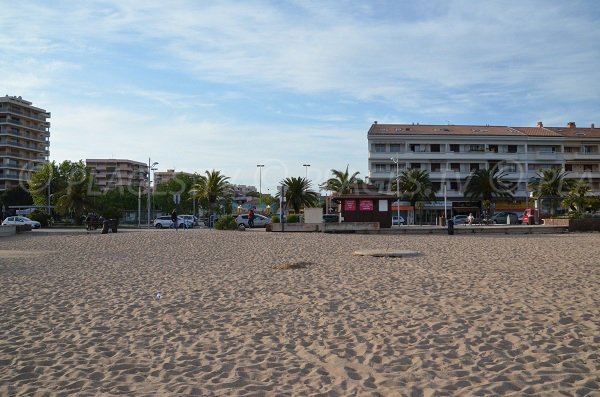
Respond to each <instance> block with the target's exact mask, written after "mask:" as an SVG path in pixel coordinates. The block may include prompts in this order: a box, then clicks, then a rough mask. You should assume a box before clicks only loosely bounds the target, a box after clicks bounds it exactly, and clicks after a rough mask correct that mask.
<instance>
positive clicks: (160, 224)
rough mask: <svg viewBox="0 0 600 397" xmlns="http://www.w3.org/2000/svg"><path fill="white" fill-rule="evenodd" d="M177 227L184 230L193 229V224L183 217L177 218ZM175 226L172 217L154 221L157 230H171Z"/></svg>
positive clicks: (166, 216)
mask: <svg viewBox="0 0 600 397" xmlns="http://www.w3.org/2000/svg"><path fill="white" fill-rule="evenodd" d="M177 225H178V226H179V227H183V228H184V229H187V228H192V227H193V224H192V222H191V221H190V220H186V219H185V218H183V217H182V216H181V215H179V216H177ZM172 226H173V221H172V220H171V215H165V216H159V217H158V218H156V219H155V220H154V227H155V228H157V229H164V228H167V229H168V228H171V227H172Z"/></svg>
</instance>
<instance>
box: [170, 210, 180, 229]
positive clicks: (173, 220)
mask: <svg viewBox="0 0 600 397" xmlns="http://www.w3.org/2000/svg"><path fill="white" fill-rule="evenodd" d="M171 222H173V227H174V228H175V230H179V229H178V228H177V210H176V209H175V208H173V211H171Z"/></svg>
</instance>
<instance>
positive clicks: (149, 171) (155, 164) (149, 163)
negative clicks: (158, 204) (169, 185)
mask: <svg viewBox="0 0 600 397" xmlns="http://www.w3.org/2000/svg"><path fill="white" fill-rule="evenodd" d="M157 165H158V163H157V162H154V163H151V162H150V157H148V228H150V174H151V172H152V171H156V170H157V168H154V167H156V166H157Z"/></svg>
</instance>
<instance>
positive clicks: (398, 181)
mask: <svg viewBox="0 0 600 397" xmlns="http://www.w3.org/2000/svg"><path fill="white" fill-rule="evenodd" d="M390 160H392V161H393V162H394V163H396V210H397V215H396V216H397V218H396V222H397V223H398V226H400V159H399V158H398V157H396V158H394V157H392V158H390ZM407 223H408V222H407Z"/></svg>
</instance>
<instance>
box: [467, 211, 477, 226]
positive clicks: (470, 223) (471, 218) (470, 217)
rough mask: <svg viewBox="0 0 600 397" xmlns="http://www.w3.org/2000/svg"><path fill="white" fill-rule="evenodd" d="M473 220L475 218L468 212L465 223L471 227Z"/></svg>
mask: <svg viewBox="0 0 600 397" xmlns="http://www.w3.org/2000/svg"><path fill="white" fill-rule="evenodd" d="M474 220H475V217H474V216H473V213H472V212H469V216H467V221H468V222H469V225H472V224H473V221H474Z"/></svg>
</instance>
